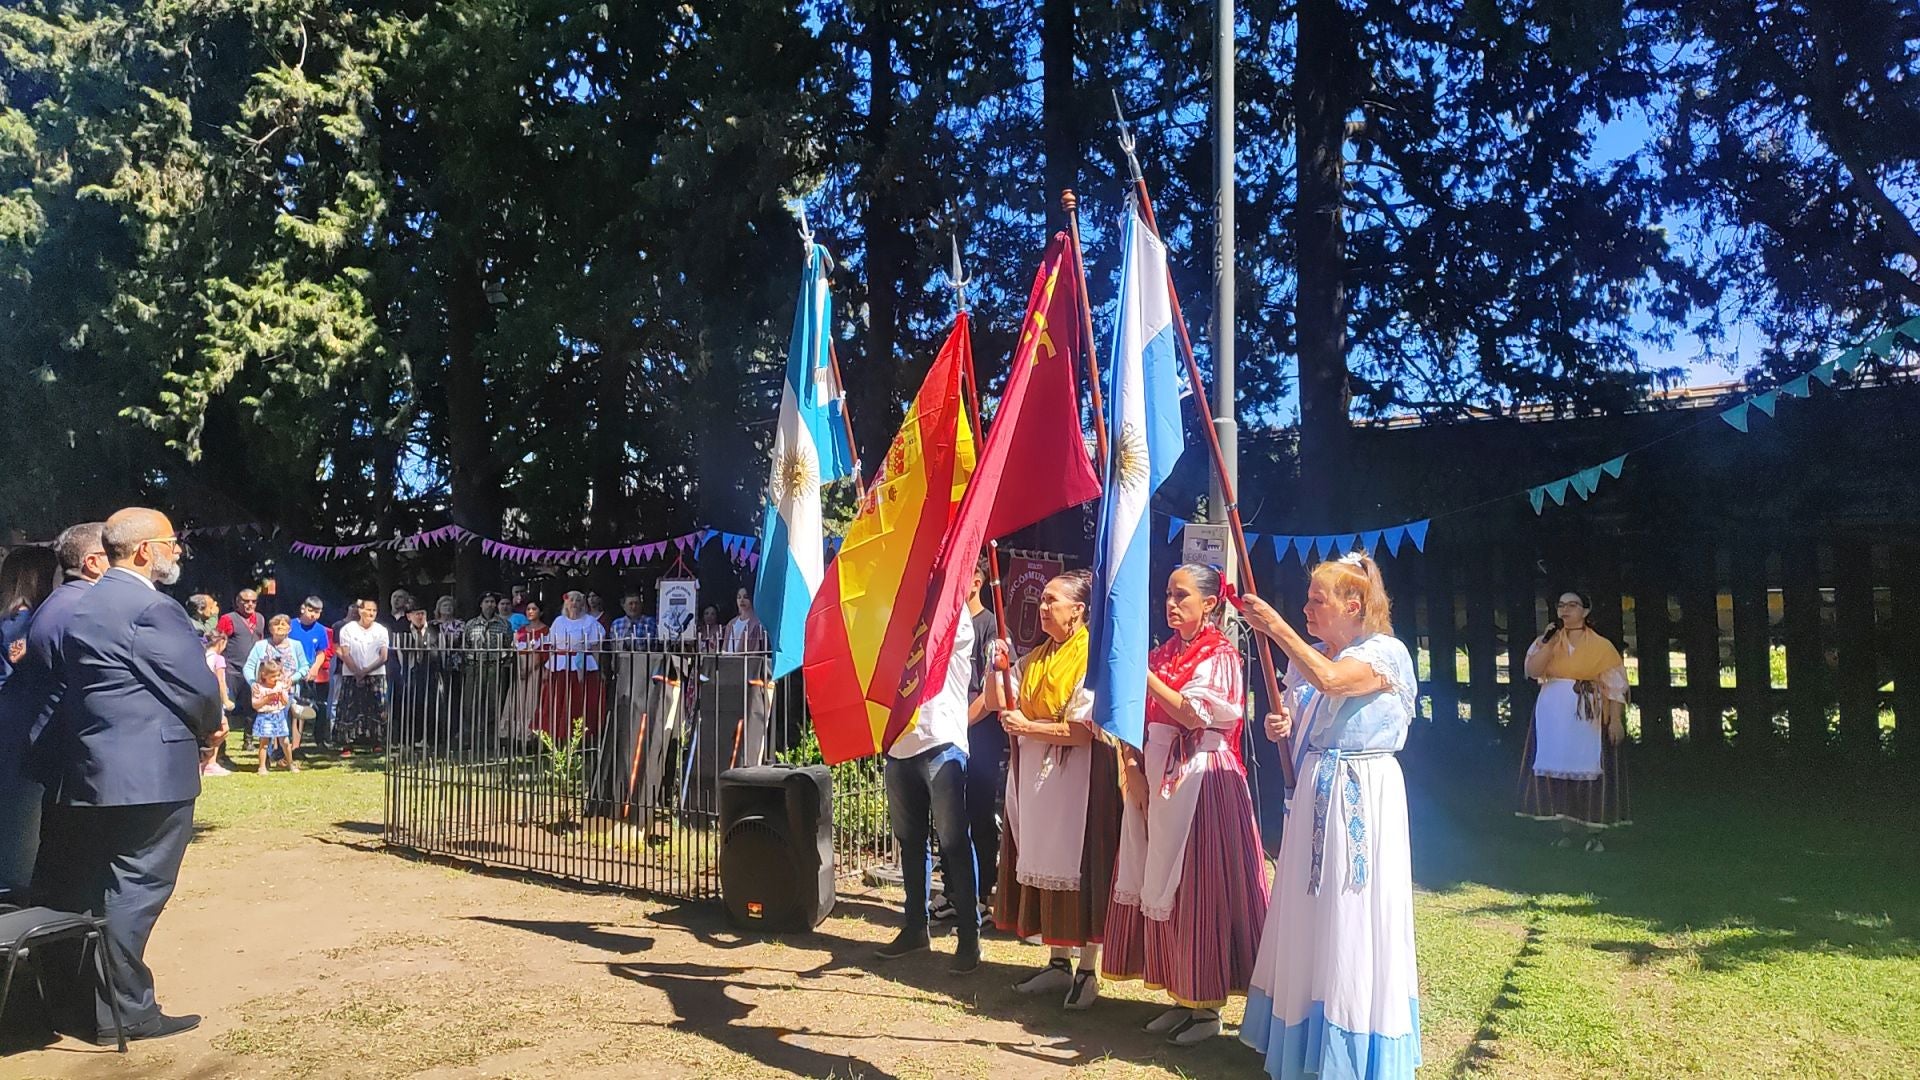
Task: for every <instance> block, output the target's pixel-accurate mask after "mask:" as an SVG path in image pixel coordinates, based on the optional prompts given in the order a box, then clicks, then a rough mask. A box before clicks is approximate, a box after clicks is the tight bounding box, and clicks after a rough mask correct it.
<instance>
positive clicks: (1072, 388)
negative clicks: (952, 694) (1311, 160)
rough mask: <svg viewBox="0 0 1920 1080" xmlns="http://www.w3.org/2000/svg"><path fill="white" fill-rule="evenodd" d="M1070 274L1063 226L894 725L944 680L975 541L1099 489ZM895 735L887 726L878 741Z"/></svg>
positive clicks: (927, 612)
mask: <svg viewBox="0 0 1920 1080" xmlns="http://www.w3.org/2000/svg"><path fill="white" fill-rule="evenodd" d="M1074 279H1075V271H1074V267H1073V260H1072V257H1071V250H1070V248H1069V247H1068V239H1067V234H1066V233H1056V234H1055V235H1054V238H1053V242H1052V243H1050V244H1048V245H1047V250H1046V254H1045V255H1044V256H1042V258H1041V260H1040V270H1039V272H1038V273H1036V274H1035V275H1034V278H1033V289H1032V291H1031V292H1030V293H1029V294H1028V296H1027V317H1026V319H1025V320H1024V321H1023V322H1022V324H1021V328H1020V344H1019V345H1018V346H1017V347H1016V348H1015V349H1014V352H1013V366H1012V367H1011V368H1010V369H1009V371H1008V372H1007V385H1006V389H1005V391H1004V392H1003V393H1002V394H1001V395H1000V409H999V411H998V412H996V413H994V414H993V428H992V430H990V431H989V432H988V433H987V438H986V444H985V446H984V447H982V449H981V451H980V465H979V469H978V471H977V472H975V473H974V475H973V483H972V484H971V485H970V486H969V487H968V488H967V493H966V498H965V499H963V500H962V501H961V504H960V509H959V512H958V513H957V514H956V515H955V518H954V525H953V533H952V535H951V536H950V537H949V539H948V542H947V546H946V548H945V550H944V551H942V552H941V554H940V558H939V560H938V561H937V562H936V563H935V565H934V569H933V574H932V580H931V581H930V582H929V583H928V587H927V588H926V589H924V590H923V591H922V597H923V599H922V600H921V606H920V610H919V613H918V618H917V619H916V620H915V626H914V635H913V643H912V645H911V647H909V648H908V650H907V667H906V671H905V672H904V673H903V674H902V678H901V680H900V690H899V693H898V694H897V695H896V698H895V701H894V706H893V716H892V726H894V727H896V728H899V729H900V730H905V729H906V726H907V724H908V723H909V722H910V720H911V718H912V717H913V716H914V715H915V714H916V713H917V711H918V710H919V708H920V706H921V705H922V704H923V703H924V702H925V701H926V700H927V699H928V698H929V697H930V696H932V695H933V694H935V693H937V692H938V691H939V689H940V686H941V683H942V682H943V680H944V676H945V672H946V670H947V662H948V660H949V659H950V658H951V657H952V655H953V638H954V629H955V626H956V624H957V623H958V622H959V620H960V619H961V618H962V617H963V616H962V614H961V612H962V611H963V610H964V608H965V600H966V595H967V590H968V589H970V588H971V587H972V586H973V568H974V565H975V563H976V561H977V560H978V559H979V558H980V547H981V545H982V544H984V543H986V542H987V541H988V540H997V539H999V538H1000V537H1002V536H1005V535H1007V534H1008V533H1010V532H1013V531H1015V530H1016V529H1024V528H1026V527H1027V526H1028V525H1031V524H1033V523H1034V522H1036V521H1040V520H1042V519H1043V518H1047V517H1050V516H1052V515H1053V514H1056V513H1059V512H1060V511H1062V510H1066V509H1068V508H1070V507H1075V506H1079V505H1080V504H1081V503H1084V502H1087V501H1088V500H1090V499H1094V498H1097V497H1099V495H1100V478H1099V476H1098V475H1096V474H1095V473H1094V471H1093V463H1092V462H1091V461H1090V460H1088V455H1087V445H1086V440H1085V438H1084V437H1083V436H1082V435H1081V433H1080V382H1079V378H1078V375H1077V373H1076V368H1077V364H1078V359H1079V352H1080V345H1081V344H1082V343H1081V341H1080V339H1081V337H1082V336H1083V334H1082V327H1083V325H1084V322H1083V315H1082V313H1081V309H1080V290H1079V287H1078V282H1077V281H1076V280H1074ZM897 737H898V732H893V733H890V734H889V735H888V737H887V739H886V745H889V746H891V745H892V744H893V740H894V739H895V738H897Z"/></svg>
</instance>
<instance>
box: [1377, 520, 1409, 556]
mask: <svg viewBox="0 0 1920 1080" xmlns="http://www.w3.org/2000/svg"><path fill="white" fill-rule="evenodd" d="M1406 535H1407V527H1406V526H1405V525H1395V526H1394V527H1393V528H1391V529H1387V530H1386V531H1384V532H1382V533H1381V534H1380V539H1382V540H1385V541H1386V542H1387V554H1389V555H1398V554H1400V540H1401V538H1402V537H1404V536H1406Z"/></svg>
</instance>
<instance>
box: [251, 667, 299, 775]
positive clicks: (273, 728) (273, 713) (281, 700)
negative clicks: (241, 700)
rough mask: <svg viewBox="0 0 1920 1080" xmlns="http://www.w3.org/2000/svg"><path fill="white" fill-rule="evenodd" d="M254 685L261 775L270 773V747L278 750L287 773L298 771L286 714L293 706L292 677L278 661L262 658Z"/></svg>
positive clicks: (254, 723)
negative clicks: (268, 760) (290, 742)
mask: <svg viewBox="0 0 1920 1080" xmlns="http://www.w3.org/2000/svg"><path fill="white" fill-rule="evenodd" d="M257 671H258V676H259V679H258V681H256V682H255V683H254V684H253V711H254V717H253V740H254V742H255V743H256V744H258V745H259V747H260V775H261V776H265V775H267V751H268V749H269V746H271V747H273V748H275V749H278V750H279V752H280V758H281V760H283V761H285V762H286V763H287V771H288V772H299V771H300V763H299V762H297V761H295V760H293V748H292V746H290V745H289V732H288V726H287V713H288V711H289V710H290V709H291V708H292V706H293V679H292V677H291V676H290V675H289V674H288V673H287V669H286V666H285V665H283V664H282V663H280V661H279V660H277V659H274V660H265V661H262V662H261V664H260V667H259V668H258V669H257Z"/></svg>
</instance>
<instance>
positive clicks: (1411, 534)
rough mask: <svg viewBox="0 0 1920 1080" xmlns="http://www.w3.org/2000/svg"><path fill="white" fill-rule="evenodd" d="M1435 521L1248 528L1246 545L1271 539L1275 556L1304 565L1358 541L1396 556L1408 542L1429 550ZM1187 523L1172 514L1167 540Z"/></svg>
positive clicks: (1350, 547) (1370, 550)
mask: <svg viewBox="0 0 1920 1080" xmlns="http://www.w3.org/2000/svg"><path fill="white" fill-rule="evenodd" d="M1432 524H1433V519H1432V518H1422V519H1421V520H1419V521H1406V522H1402V523H1400V524H1398V525H1392V526H1388V527H1387V528H1384V529H1359V530H1355V531H1354V532H1349V533H1321V534H1317V535H1314V536H1295V535H1293V534H1291V533H1274V534H1268V533H1258V532H1254V531H1253V530H1252V529H1248V530H1247V549H1248V550H1249V551H1251V550H1253V549H1255V548H1258V547H1259V546H1260V544H1261V543H1262V542H1263V541H1266V540H1271V541H1273V557H1274V558H1276V559H1278V560H1280V561H1281V562H1286V561H1287V560H1288V559H1290V558H1291V559H1299V560H1300V562H1301V564H1302V565H1305V563H1306V561H1307V555H1308V554H1309V553H1311V554H1312V555H1313V557H1314V558H1316V559H1325V558H1327V557H1328V556H1329V555H1330V554H1331V555H1336V556H1337V555H1345V554H1346V553H1347V552H1349V551H1352V550H1353V549H1354V545H1356V544H1357V545H1359V546H1360V548H1361V549H1362V550H1364V551H1366V552H1367V553H1368V554H1372V553H1373V552H1374V551H1376V550H1378V549H1379V548H1381V547H1383V546H1384V547H1385V548H1386V549H1387V554H1389V555H1396V556H1397V555H1399V554H1400V548H1401V547H1402V546H1403V545H1406V544H1411V545H1413V549H1414V550H1415V551H1420V552H1424V551H1426V550H1427V530H1428V528H1429V527H1430V526H1431V525H1432ZM1186 527H1187V519H1186V518H1182V517H1176V518H1172V519H1171V520H1170V521H1169V522H1168V525H1167V542H1168V543H1172V542H1173V540H1174V539H1175V538H1177V537H1178V536H1179V535H1180V530H1181V529H1184V528H1186Z"/></svg>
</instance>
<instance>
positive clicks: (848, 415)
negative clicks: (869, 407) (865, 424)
mask: <svg viewBox="0 0 1920 1080" xmlns="http://www.w3.org/2000/svg"><path fill="white" fill-rule="evenodd" d="M827 286H828V287H829V288H831V287H832V286H833V279H832V278H828V279H827ZM827 360H828V362H829V363H831V364H832V365H833V385H835V386H837V387H839V388H840V424H841V426H842V427H844V428H846V429H847V450H848V451H849V452H851V453H852V454H853V493H854V495H855V496H856V497H857V498H859V499H860V500H861V501H863V502H864V501H865V500H866V498H867V482H866V481H865V480H863V479H861V477H860V444H859V443H857V442H854V441H853V413H852V412H851V411H849V410H848V409H847V384H846V383H844V382H842V381H841V379H840V350H839V349H836V348H834V345H833V331H832V330H831V329H829V330H828V331H827Z"/></svg>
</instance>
